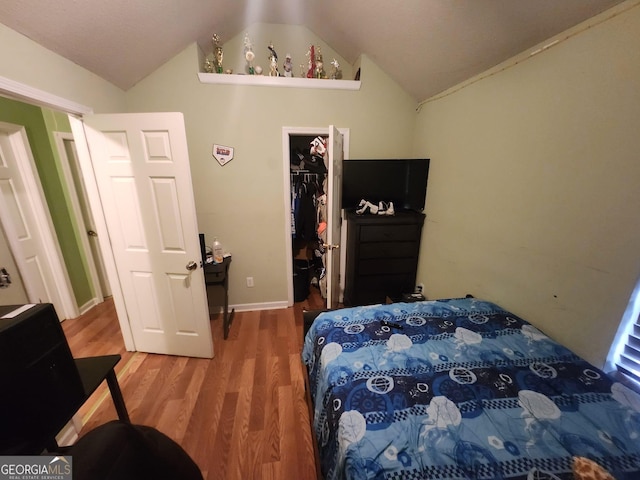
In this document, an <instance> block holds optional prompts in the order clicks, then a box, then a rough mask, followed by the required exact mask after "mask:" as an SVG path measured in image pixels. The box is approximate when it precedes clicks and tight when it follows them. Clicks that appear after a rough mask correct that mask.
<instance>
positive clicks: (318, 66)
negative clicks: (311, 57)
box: [314, 47, 327, 78]
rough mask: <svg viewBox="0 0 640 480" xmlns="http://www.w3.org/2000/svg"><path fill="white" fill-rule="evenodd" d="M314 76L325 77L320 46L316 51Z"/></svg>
mask: <svg viewBox="0 0 640 480" xmlns="http://www.w3.org/2000/svg"><path fill="white" fill-rule="evenodd" d="M314 77H315V78H327V73H326V72H325V71H324V61H323V60H322V52H321V51H320V47H318V50H317V52H316V68H315V74H314Z"/></svg>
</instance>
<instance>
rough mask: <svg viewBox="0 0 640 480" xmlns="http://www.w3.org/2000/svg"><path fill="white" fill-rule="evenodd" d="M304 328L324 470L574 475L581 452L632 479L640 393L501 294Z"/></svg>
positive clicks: (413, 475)
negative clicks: (497, 299)
mask: <svg viewBox="0 0 640 480" xmlns="http://www.w3.org/2000/svg"><path fill="white" fill-rule="evenodd" d="M307 327H308V331H307V333H306V335H305V338H304V345H303V351H302V359H303V362H304V363H305V365H306V367H307V372H308V381H309V393H310V398H311V402H312V405H311V410H312V412H313V418H312V423H313V429H314V434H315V437H316V441H317V446H318V455H319V463H320V468H321V470H322V475H323V476H324V478H325V479H326V480H335V479H349V480H355V479H358V480H359V479H369V478H375V479H394V480H395V479H397V480H400V479H412V480H413V479H522V480H525V479H526V480H541V479H573V478H574V477H573V473H572V469H573V468H574V462H575V461H576V459H579V460H581V461H582V460H584V461H586V462H588V463H591V464H592V465H594V466H599V467H600V468H602V469H604V470H606V471H608V472H610V473H611V474H612V475H613V476H614V477H615V478H616V479H617V480H624V479H629V480H631V479H639V478H640V396H639V395H637V394H636V393H635V392H634V391H633V390H631V389H629V388H627V387H625V386H624V385H622V384H621V383H617V382H614V381H613V380H612V379H611V378H610V377H608V376H607V375H605V374H604V373H603V372H602V371H601V370H599V369H597V368H595V367H594V366H592V365H590V364H589V363H587V362H586V361H585V360H583V359H581V358H579V357H578V356H576V355H575V354H573V353H572V352H571V351H569V350H568V349H567V348H565V347H563V346H562V345H560V344H558V343H556V342H555V341H553V340H552V339H550V338H549V337H548V336H546V335H545V334H544V333H542V332H541V331H540V330H538V329H536V328H535V327H534V326H533V325H531V324H530V323H528V322H527V321H525V320H523V319H521V318H519V317H517V316H516V315H514V314H512V313H510V312H508V311H506V310H504V309H502V308H501V307H499V306H498V305H496V304H493V303H490V302H487V301H482V300H479V299H475V298H463V299H447V300H437V301H424V302H416V303H393V304H388V305H373V306H365V307H353V308H346V309H341V310H334V311H326V312H322V313H320V314H319V315H318V316H317V318H315V320H314V321H313V323H312V324H310V325H307ZM305 330H307V328H305Z"/></svg>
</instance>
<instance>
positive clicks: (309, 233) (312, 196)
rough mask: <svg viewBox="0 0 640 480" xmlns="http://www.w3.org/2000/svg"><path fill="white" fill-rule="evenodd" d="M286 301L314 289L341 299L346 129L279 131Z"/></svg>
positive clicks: (331, 302)
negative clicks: (286, 284) (342, 207)
mask: <svg viewBox="0 0 640 480" xmlns="http://www.w3.org/2000/svg"><path fill="white" fill-rule="evenodd" d="M282 151H283V172H284V180H283V181H284V197H285V198H284V200H285V209H284V211H285V239H286V240H285V248H286V259H287V263H286V268H287V272H286V273H287V278H288V279H289V281H288V289H287V290H288V299H287V303H288V305H290V306H291V305H293V304H294V302H298V301H303V300H304V299H306V297H307V296H308V295H309V292H310V289H311V288H317V289H319V290H320V293H321V295H322V297H323V299H324V300H325V303H326V305H327V306H328V307H331V308H336V307H337V305H338V303H339V302H342V292H343V290H344V286H343V284H342V282H341V279H342V278H344V275H343V274H342V273H341V272H342V270H343V267H342V265H344V259H343V256H344V252H343V249H341V248H339V246H340V244H343V243H344V241H343V239H344V235H343V234H342V232H341V224H342V210H341V205H340V203H341V201H340V194H341V188H342V160H343V159H344V158H348V152H349V129H337V128H335V127H333V126H330V127H328V128H313V127H309V128H293V127H284V128H283V133H282Z"/></svg>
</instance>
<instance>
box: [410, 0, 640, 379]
mask: <svg viewBox="0 0 640 480" xmlns="http://www.w3.org/2000/svg"><path fill="white" fill-rule="evenodd" d="M566 37H568V38H566ZM565 38H566V39H565ZM557 39H558V40H560V41H559V43H557V44H555V45H554V46H552V47H551V48H548V49H547V50H545V51H543V52H541V53H539V54H537V55H535V56H531V57H529V56H528V55H523V56H522V57H520V58H518V59H514V60H512V61H511V62H507V63H505V64H503V65H501V66H499V67H498V68H496V69H494V70H493V71H491V72H487V74H485V75H482V76H480V77H478V78H476V79H473V80H472V81H470V82H467V83H466V84H464V85H461V86H459V87H457V88H454V89H452V90H450V91H449V92H446V94H445V95H443V96H441V97H440V98H437V99H433V100H431V101H429V102H427V103H425V104H424V105H423V106H422V108H421V111H420V113H419V114H418V121H417V127H416V137H415V140H416V141H415V153H416V154H418V155H426V156H428V157H430V158H431V171H430V176H429V186H428V194H427V209H426V212H427V222H426V224H425V230H424V237H423V244H422V252H421V257H420V267H419V271H418V278H419V280H420V281H423V282H424V284H425V290H426V293H427V295H428V296H429V297H430V298H438V297H451V296H460V295H465V294H466V293H472V294H474V295H475V296H477V297H483V298H486V299H488V300H492V301H495V302H497V303H499V304H501V305H502V306H504V307H506V308H508V309H510V310H511V311H513V312H514V313H516V314H518V315H521V316H522V317H524V318H526V319H528V320H530V321H531V322H532V323H534V324H536V325H537V326H538V327H539V328H541V329H542V330H543V331H545V332H546V333H547V334H549V335H550V336H552V337H554V338H556V339H558V340H560V341H561V342H562V343H564V344H565V345H567V346H569V347H570V348H571V349H573V350H574V351H575V352H576V353H577V354H579V355H581V356H583V357H585V358H586V359H587V360H589V361H591V362H592V363H594V364H595V365H597V366H602V365H603V364H604V360H605V358H606V355H607V351H608V349H609V347H610V344H611V341H612V339H613V337H614V335H615V332H616V329H617V327H618V324H619V322H620V319H621V317H622V314H623V312H624V310H625V307H626V305H627V302H628V300H629V295H630V294H631V292H632V290H633V288H634V285H635V282H636V280H637V278H638V274H639V273H640V248H639V247H640V222H639V221H638V212H640V188H638V183H639V182H640V162H639V161H638V152H639V151H640V135H638V132H640V110H639V108H640V49H638V48H636V47H637V45H639V44H640V6H638V2H627V3H624V4H622V5H621V6H620V7H619V8H616V9H614V10H610V11H609V12H605V14H603V15H601V16H599V17H597V18H596V19H593V20H592V21H590V22H588V23H587V24H583V25H581V26H580V27H578V28H576V29H572V30H570V31H569V32H565V34H564V35H559V36H558V37H557Z"/></svg>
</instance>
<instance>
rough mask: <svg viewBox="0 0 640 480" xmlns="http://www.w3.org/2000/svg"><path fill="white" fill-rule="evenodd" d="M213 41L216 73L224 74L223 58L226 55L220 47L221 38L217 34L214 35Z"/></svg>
mask: <svg viewBox="0 0 640 480" xmlns="http://www.w3.org/2000/svg"><path fill="white" fill-rule="evenodd" d="M211 41H212V43H213V63H214V68H215V71H216V73H222V72H223V70H222V58H223V57H224V53H223V52H222V47H221V46H220V36H219V35H218V34H217V33H214V34H213V37H212V38H211Z"/></svg>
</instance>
